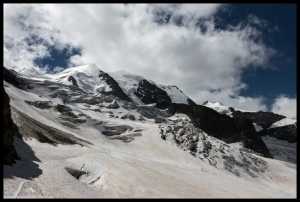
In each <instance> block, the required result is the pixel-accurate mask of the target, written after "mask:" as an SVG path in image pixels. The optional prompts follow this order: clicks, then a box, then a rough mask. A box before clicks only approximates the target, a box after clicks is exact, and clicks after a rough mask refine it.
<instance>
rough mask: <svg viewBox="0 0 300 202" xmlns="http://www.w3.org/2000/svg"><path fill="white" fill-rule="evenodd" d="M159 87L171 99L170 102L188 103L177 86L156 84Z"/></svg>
mask: <svg viewBox="0 0 300 202" xmlns="http://www.w3.org/2000/svg"><path fill="white" fill-rule="evenodd" d="M158 86H159V87H160V88H161V89H163V90H164V91H166V92H167V94H168V95H169V97H170V98H171V100H172V103H182V104H189V103H188V101H187V99H188V97H187V96H186V95H185V94H184V93H183V92H182V91H181V90H179V88H178V87H177V86H164V85H158Z"/></svg>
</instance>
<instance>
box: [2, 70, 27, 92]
mask: <svg viewBox="0 0 300 202" xmlns="http://www.w3.org/2000/svg"><path fill="white" fill-rule="evenodd" d="M3 80H4V81H6V82H8V83H11V84H13V85H14V86H16V87H17V88H20V89H23V90H24V89H26V88H31V86H30V85H29V82H28V81H27V80H26V79H24V78H21V77H20V76H19V74H18V73H17V72H15V71H14V70H9V69H6V68H5V67H3Z"/></svg>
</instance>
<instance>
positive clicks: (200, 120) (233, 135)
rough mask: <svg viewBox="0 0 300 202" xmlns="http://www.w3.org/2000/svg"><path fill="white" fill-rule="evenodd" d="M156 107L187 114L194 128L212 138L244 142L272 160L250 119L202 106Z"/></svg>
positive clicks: (161, 105)
mask: <svg viewBox="0 0 300 202" xmlns="http://www.w3.org/2000/svg"><path fill="white" fill-rule="evenodd" d="M156 106H157V107H158V108H164V107H168V108H167V109H168V112H169V113H170V114H174V113H183V114H186V115H187V116H189V118H190V119H191V121H192V123H193V125H194V126H196V127H198V128H200V129H202V130H203V131H204V132H205V133H207V134H208V135H210V136H213V137H215V138H218V139H220V140H223V141H224V142H226V143H234V142H239V141H242V142H243V144H244V147H246V148H249V149H252V150H254V151H255V152H258V153H260V154H262V155H264V156H265V157H269V158H272V156H271V155H270V153H269V150H268V148H267V146H266V145H265V143H264V142H263V140H262V139H261V137H260V135H259V134H258V133H256V131H255V128H254V126H253V124H252V122H251V120H250V119H247V118H239V117H236V118H231V117H229V116H227V115H225V114H220V113H218V112H217V111H215V110H213V109H210V108H208V107H205V106H202V105H186V104H175V103H172V104H168V103H161V104H157V105H156Z"/></svg>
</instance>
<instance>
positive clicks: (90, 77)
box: [48, 64, 111, 94]
mask: <svg viewBox="0 0 300 202" xmlns="http://www.w3.org/2000/svg"><path fill="white" fill-rule="evenodd" d="M99 73H100V69H99V68H98V67H97V66H96V65H94V64H88V65H82V66H78V67H71V68H68V69H66V70H64V71H62V72H59V73H57V74H52V75H48V76H49V77H50V80H51V81H54V82H58V83H62V84H66V85H70V84H72V82H71V81H70V80H69V77H70V76H72V77H73V78H74V79H75V81H76V84H77V85H78V87H79V88H81V89H82V90H83V91H85V92H86V93H93V94H98V93H100V92H103V91H104V92H107V91H111V89H110V87H109V86H108V85H107V84H106V83H105V82H104V81H102V80H101V78H100V77H99Z"/></svg>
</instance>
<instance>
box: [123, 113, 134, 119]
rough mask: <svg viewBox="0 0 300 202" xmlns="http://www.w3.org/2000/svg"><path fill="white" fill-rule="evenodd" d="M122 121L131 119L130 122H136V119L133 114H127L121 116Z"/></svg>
mask: <svg viewBox="0 0 300 202" xmlns="http://www.w3.org/2000/svg"><path fill="white" fill-rule="evenodd" d="M121 119H130V120H133V121H134V120H135V117H134V116H133V115H132V114H125V115H123V116H121Z"/></svg>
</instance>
